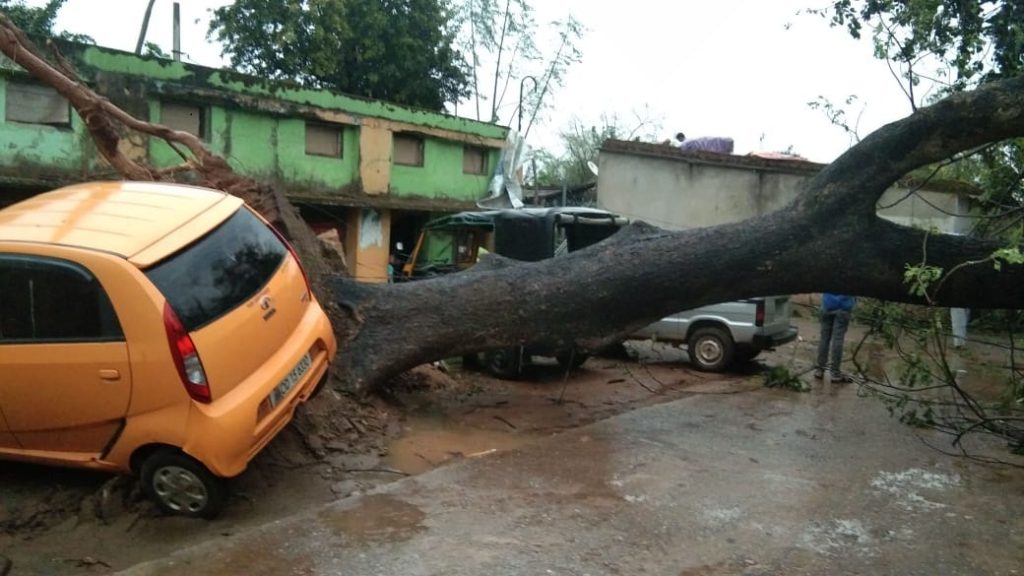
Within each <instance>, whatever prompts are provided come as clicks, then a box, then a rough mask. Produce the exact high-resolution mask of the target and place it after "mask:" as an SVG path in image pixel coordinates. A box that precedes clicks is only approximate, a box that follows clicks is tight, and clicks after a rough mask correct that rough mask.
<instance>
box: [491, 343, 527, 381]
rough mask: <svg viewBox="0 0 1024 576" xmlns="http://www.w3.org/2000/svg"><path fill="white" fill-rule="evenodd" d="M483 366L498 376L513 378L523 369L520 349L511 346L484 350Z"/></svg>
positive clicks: (507, 378)
mask: <svg viewBox="0 0 1024 576" xmlns="http://www.w3.org/2000/svg"><path fill="white" fill-rule="evenodd" d="M484 367H485V368H487V371H488V372H490V373H491V374H493V375H495V376H497V377H498V378H503V379H506V380H514V379H516V378H518V377H519V375H520V374H521V373H522V371H523V362H522V350H521V349H520V348H519V347H518V346H513V347H512V348H502V349H500V350H491V351H488V352H485V353H484Z"/></svg>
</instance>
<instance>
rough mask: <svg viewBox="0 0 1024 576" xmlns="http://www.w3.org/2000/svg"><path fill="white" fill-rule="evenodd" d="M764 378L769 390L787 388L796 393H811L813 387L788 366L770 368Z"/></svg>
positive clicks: (765, 372)
mask: <svg viewBox="0 0 1024 576" xmlns="http://www.w3.org/2000/svg"><path fill="white" fill-rule="evenodd" d="M762 376H764V385H765V386H766V387H767V388H787V389H789V390H793V391H795V392H810V391H811V385H810V384H808V383H807V382H805V381H804V379H803V378H801V377H800V376H799V375H797V374H794V373H793V372H792V371H790V369H789V368H788V367H786V366H770V367H768V369H767V370H765V371H764V373H763V374H762Z"/></svg>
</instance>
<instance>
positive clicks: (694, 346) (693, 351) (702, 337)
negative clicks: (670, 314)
mask: <svg viewBox="0 0 1024 576" xmlns="http://www.w3.org/2000/svg"><path fill="white" fill-rule="evenodd" d="M735 353H736V344H735V343H734V342H733V341H732V336H730V335H729V333H728V332H727V331H726V330H724V329H722V328H719V327H717V326H705V327H703V328H697V329H696V330H694V331H693V334H691V335H690V339H689V340H688V341H687V354H688V355H689V356H690V363H691V364H693V366H694V367H695V368H696V369H698V370H700V371H702V372H722V371H723V370H725V369H726V368H728V367H729V365H730V364H732V361H733V357H734V355H735Z"/></svg>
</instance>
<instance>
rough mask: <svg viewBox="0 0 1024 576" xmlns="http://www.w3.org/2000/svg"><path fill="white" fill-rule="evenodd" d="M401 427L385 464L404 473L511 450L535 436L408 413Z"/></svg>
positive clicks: (391, 445)
mask: <svg viewBox="0 0 1024 576" xmlns="http://www.w3.org/2000/svg"><path fill="white" fill-rule="evenodd" d="M402 428H403V430H402V434H401V436H399V437H398V438H396V439H395V440H394V441H392V442H391V444H390V446H389V447H388V456H387V458H385V459H384V464H385V465H386V466H387V467H389V468H391V469H394V470H399V471H401V472H405V473H406V474H420V473H423V472H426V471H428V470H432V469H434V468H436V467H438V466H440V465H442V464H444V463H446V462H448V461H450V460H453V459H457V458H476V457H481V456H487V455H489V454H493V453H495V452H502V451H505V450H511V449H514V448H518V447H520V446H522V445H524V444H526V443H528V442H530V441H531V440H533V439H534V436H533V435H531V434H522V433H515V432H511V431H510V432H504V431H500V430H484V429H480V428H474V427H470V426H464V425H460V424H458V423H455V422H451V421H449V420H446V419H444V418H443V417H437V416H435V417H428V416H410V417H409V418H408V419H407V420H406V421H405V422H404V423H403V426H402Z"/></svg>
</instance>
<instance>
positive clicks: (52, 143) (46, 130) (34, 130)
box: [0, 76, 94, 178]
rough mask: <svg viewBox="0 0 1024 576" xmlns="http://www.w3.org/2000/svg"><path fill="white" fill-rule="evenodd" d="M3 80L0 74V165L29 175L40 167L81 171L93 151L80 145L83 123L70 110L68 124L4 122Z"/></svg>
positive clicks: (17, 174) (16, 174) (5, 100)
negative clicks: (58, 126)
mask: <svg viewBox="0 0 1024 576" xmlns="http://www.w3.org/2000/svg"><path fill="white" fill-rule="evenodd" d="M6 117H7V80H6V78H4V77H3V76H0V166H2V167H4V168H9V169H11V171H12V174H11V175H12V176H17V177H23V178H29V177H31V176H33V175H34V174H36V173H38V172H40V171H42V170H52V169H54V168H56V169H57V170H59V171H69V172H72V171H74V172H82V171H83V170H84V169H85V167H86V166H88V165H90V164H91V160H92V157H93V156H94V152H93V150H92V149H91V148H83V147H82V146H81V142H82V139H83V137H85V138H88V135H86V134H84V128H85V126H84V125H83V124H82V121H81V119H80V118H79V117H78V116H77V115H76V114H74V113H72V114H71V127H70V128H56V127H53V126H43V125H38V124H22V123H19V122H7V121H6Z"/></svg>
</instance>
